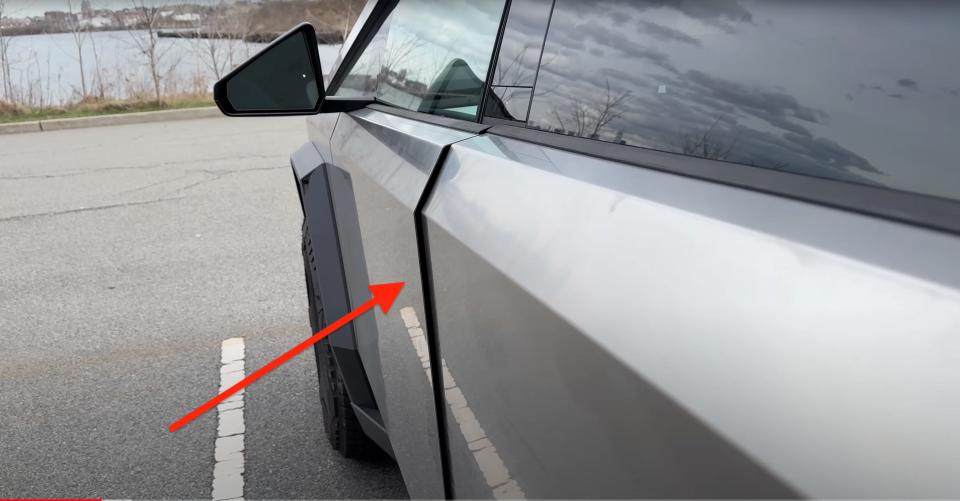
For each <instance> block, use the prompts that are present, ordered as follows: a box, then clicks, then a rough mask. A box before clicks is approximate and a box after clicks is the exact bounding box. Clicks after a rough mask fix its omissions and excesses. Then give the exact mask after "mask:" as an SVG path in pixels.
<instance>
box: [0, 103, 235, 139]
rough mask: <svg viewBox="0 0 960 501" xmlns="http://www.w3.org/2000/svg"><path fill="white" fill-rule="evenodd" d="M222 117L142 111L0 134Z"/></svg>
mask: <svg viewBox="0 0 960 501" xmlns="http://www.w3.org/2000/svg"><path fill="white" fill-rule="evenodd" d="M219 116H223V115H222V114H221V113H220V110H219V109H217V107H216V106H209V107H206V108H185V109H182V110H162V111H142V112H137V113H121V114H118V115H98V116H93V117H78V118H55V119H51V120H40V121H36V122H17V123H10V124H0V134H18V133H23V132H43V131H52V130H64V129H82V128H85V127H103V126H106V125H125V124H139V123H147V122H165V121H168V120H188V119H191V118H212V117H219Z"/></svg>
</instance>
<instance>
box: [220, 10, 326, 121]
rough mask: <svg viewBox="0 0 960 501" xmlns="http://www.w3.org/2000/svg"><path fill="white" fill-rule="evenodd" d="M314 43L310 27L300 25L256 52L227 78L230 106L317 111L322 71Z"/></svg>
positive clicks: (237, 107) (244, 109) (239, 108)
mask: <svg viewBox="0 0 960 501" xmlns="http://www.w3.org/2000/svg"><path fill="white" fill-rule="evenodd" d="M308 29H312V28H309V27H308ZM310 43H312V42H311V40H310V37H309V36H308V33H307V30H306V29H300V30H296V31H294V32H292V33H290V34H288V35H287V36H286V38H285V39H282V40H280V41H278V42H276V43H275V44H274V45H271V46H270V47H268V48H267V49H265V50H264V51H263V52H261V53H260V54H257V55H256V56H254V59H253V60H252V61H250V63H249V64H247V65H246V66H244V67H243V68H241V69H240V70H239V71H237V72H236V73H234V74H233V75H231V76H229V77H228V78H227V80H226V82H225V84H226V94H227V95H226V98H227V100H229V103H230V106H232V107H233V109H234V110H236V111H238V112H267V113H269V112H277V113H297V112H311V111H316V110H317V107H318V104H319V102H320V98H321V95H320V87H319V86H318V82H317V75H318V74H319V73H320V71H319V68H314V64H317V65H319V62H315V61H314V56H313V51H311V50H310V49H311V48H310V45H309V44H310Z"/></svg>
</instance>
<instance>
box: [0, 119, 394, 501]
mask: <svg viewBox="0 0 960 501" xmlns="http://www.w3.org/2000/svg"><path fill="white" fill-rule="evenodd" d="M305 140H306V135H305V126H304V123H303V119H302V118H289V119H287V118H275V119H258V120H243V119H226V118H213V119H202V120H188V121H174V122H161V123H151V124H137V125H124V126H114V127H100V128H88V129H77V130H66V131H55V132H43V133H30V134H13V135H4V136H0V235H2V237H0V346H2V348H0V353H2V356H0V409H2V412H0V498H3V497H20V498H31V497H32V498H41V497H57V498H68V497H78V498H79V497H88V498H89V497H94V498H96V497H103V498H190V499H204V498H205V499H210V498H211V492H212V482H213V477H214V462H215V459H214V442H215V439H216V437H217V433H218V432H217V415H216V414H217V413H216V412H209V413H207V414H205V415H203V416H201V417H200V418H199V419H197V420H196V421H194V422H193V423H190V424H189V425H187V426H186V427H185V428H183V429H181V430H179V431H177V432H176V433H170V432H169V431H167V425H168V424H170V423H171V422H172V421H173V420H175V419H177V418H179V417H181V416H182V415H183V414H185V413H186V412H188V411H189V410H192V409H193V408H194V407H196V406H197V405H199V404H201V403H203V402H205V401H206V400H208V399H209V398H211V397H213V396H214V395H215V394H216V393H217V390H218V386H219V383H220V379H219V378H220V365H221V343H222V341H223V340H225V339H228V338H233V337H242V338H243V339H244V342H245V353H246V355H245V356H246V361H245V363H246V368H247V373H249V372H251V371H252V370H254V369H256V368H258V367H260V366H262V365H263V364H265V363H266V362H268V361H269V360H271V359H272V358H274V357H275V356H277V355H279V354H280V353H282V352H283V351H285V350H286V349H288V348H290V347H292V346H293V345H294V344H296V342H298V341H300V340H302V339H304V338H305V337H307V336H309V335H310V328H309V324H308V321H307V313H306V308H307V304H306V297H305V295H304V291H303V287H304V283H303V272H302V260H301V257H300V224H301V214H300V208H299V205H298V203H297V194H296V188H295V186H294V184H293V180H292V176H291V173H290V167H289V163H288V156H289V154H290V153H291V152H292V151H294V150H295V149H296V148H297V147H298V146H299V145H300V144H302V143H303V142H304V141H305ZM244 421H245V432H244V443H245V446H244V451H243V453H244V461H245V462H244V468H243V472H244V473H243V479H244V490H243V496H244V497H245V498H248V499H253V498H274V499H278V498H285V499H292V498H330V497H341V498H348V497H349V498H362V497H389V498H397V497H405V496H406V491H405V489H404V487H403V483H402V480H401V478H400V474H399V471H398V469H397V468H396V466H395V465H394V464H393V463H392V462H389V461H387V460H382V461H374V462H365V463H361V462H357V461H353V460H345V459H343V458H341V457H339V456H338V455H337V454H336V453H335V452H334V451H332V450H331V449H330V448H329V446H328V445H327V442H326V439H325V437H324V435H323V430H322V422H321V419H320V406H319V400H318V397H317V379H316V369H315V367H314V365H313V355H312V353H310V352H305V353H304V354H302V355H301V356H299V357H297V358H295V359H294V360H292V361H291V362H289V363H288V364H286V365H284V366H282V367H281V368H279V369H277V370H276V371H275V372H273V373H271V374H269V375H268V376H266V377H265V378H264V379H262V380H261V381H259V382H257V383H256V384H254V385H253V386H251V387H249V388H248V389H247V390H246V392H245V396H244Z"/></svg>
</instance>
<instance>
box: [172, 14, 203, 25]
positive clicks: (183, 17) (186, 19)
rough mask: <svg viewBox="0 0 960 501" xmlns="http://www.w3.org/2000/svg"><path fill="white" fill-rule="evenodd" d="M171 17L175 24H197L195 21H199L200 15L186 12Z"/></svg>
mask: <svg viewBox="0 0 960 501" xmlns="http://www.w3.org/2000/svg"><path fill="white" fill-rule="evenodd" d="M171 17H172V19H173V20H174V21H177V22H180V23H195V22H197V21H200V14H197V13H194V12H187V13H183V14H174V15H173V16H171Z"/></svg>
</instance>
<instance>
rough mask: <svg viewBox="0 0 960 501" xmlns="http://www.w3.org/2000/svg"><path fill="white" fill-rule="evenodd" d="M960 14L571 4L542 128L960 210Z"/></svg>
mask: <svg viewBox="0 0 960 501" xmlns="http://www.w3.org/2000/svg"><path fill="white" fill-rule="evenodd" d="M958 26H960V3H957V2H945V1H941V2H907V1H889V2H860V1H853V0H851V1H837V2H826V1H823V2H821V1H815V2H771V1H746V0H744V1H733V0H730V1H722V2H721V1H718V2H667V1H612V0H607V1H601V2H595V1H585V0H557V3H556V7H555V9H554V13H553V19H552V22H551V25H550V29H549V33H548V36H547V42H546V46H545V52H544V55H543V60H544V61H549V62H550V64H544V65H541V67H540V71H539V76H538V80H537V91H536V93H535V94H534V102H533V105H532V107H531V111H530V117H529V125H530V126H534V127H538V128H541V129H545V130H549V131H554V132H558V133H561V134H568V135H575V136H580V137H589V138H594V139H599V140H603V141H610V142H618V143H623V144H630V145H635V146H641V147H646V148H653V149H657V150H662V151H669V152H675V153H681V154H684V155H692V156H697V157H704V158H710V159H715V160H725V161H731V162H737V163H742V164H747V165H754V166H757V167H764V168H769V169H776V170H784V171H790V172H795V173H801V174H806V175H813V176H821V177H828V178H834V179H841V180H846V181H851V182H856V183H864V184H875V185H881V186H887V187H891V188H895V189H901V190H909V191H916V192H920V193H925V194H930V195H937V196H942V197H950V198H958V199H960V169H958V168H957V167H956V163H957V162H956V155H957V154H956V148H955V142H956V135H957V131H958V130H960V56H958V54H960V52H958V51H957V47H958V46H960V29H957V27H958Z"/></svg>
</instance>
